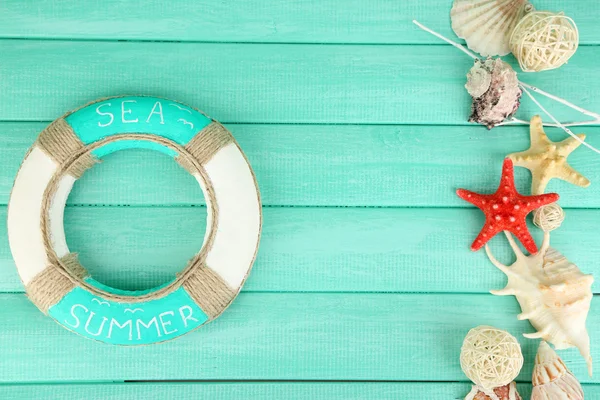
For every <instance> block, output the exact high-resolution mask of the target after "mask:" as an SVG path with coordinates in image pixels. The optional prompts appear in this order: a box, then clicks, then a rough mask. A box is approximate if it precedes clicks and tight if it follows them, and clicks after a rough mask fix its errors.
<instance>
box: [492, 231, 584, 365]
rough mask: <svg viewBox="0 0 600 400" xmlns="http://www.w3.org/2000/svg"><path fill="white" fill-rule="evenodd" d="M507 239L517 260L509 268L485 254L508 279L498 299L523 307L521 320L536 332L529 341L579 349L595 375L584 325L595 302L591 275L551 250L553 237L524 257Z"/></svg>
mask: <svg viewBox="0 0 600 400" xmlns="http://www.w3.org/2000/svg"><path fill="white" fill-rule="evenodd" d="M506 237H507V238H508V241H509V243H510V245H511V247H512V249H513V251H514V253H515V255H516V257H517V261H515V263H514V264H513V265H512V266H510V267H508V266H506V265H504V264H502V263H500V262H499V261H498V260H496V258H494V256H493V255H492V253H491V251H490V249H489V247H487V246H486V252H487V255H488V257H489V258H490V261H492V263H493V264H494V265H495V266H496V267H497V268H499V269H500V270H501V271H502V272H504V273H505V274H506V276H507V277H508V284H507V285H506V287H505V288H504V289H502V290H497V291H492V294H495V295H499V296H509V295H514V296H516V298H517V301H518V302H519V304H520V306H521V311H522V313H521V314H519V316H518V318H519V319H520V320H523V319H528V320H529V322H530V323H531V325H533V327H534V328H535V329H537V332H536V333H532V334H525V335H524V336H525V337H527V338H529V339H543V340H545V341H547V342H550V343H552V344H553V345H554V347H556V349H558V350H562V349H566V348H570V347H577V348H578V349H579V352H580V353H581V355H582V356H583V358H584V359H585V360H586V362H587V366H588V372H589V374H590V376H591V375H592V357H591V356H590V338H589V335H588V332H587V329H586V327H585V321H586V318H587V315H588V311H589V309H590V304H591V301H592V288H591V287H592V283H593V282H594V278H593V276H592V275H585V274H583V273H582V272H581V271H580V270H579V268H578V267H577V266H576V265H575V264H573V263H571V262H570V261H569V260H567V259H566V258H565V257H564V256H563V255H562V254H560V253H559V252H558V251H556V250H554V249H553V248H551V247H550V234H549V233H546V234H545V235H544V243H543V244H542V248H541V249H540V251H539V252H537V253H535V254H532V255H530V256H526V255H524V254H523V253H522V252H521V250H520V249H519V247H518V246H517V244H516V243H515V241H514V240H513V238H512V236H511V235H510V234H509V233H506Z"/></svg>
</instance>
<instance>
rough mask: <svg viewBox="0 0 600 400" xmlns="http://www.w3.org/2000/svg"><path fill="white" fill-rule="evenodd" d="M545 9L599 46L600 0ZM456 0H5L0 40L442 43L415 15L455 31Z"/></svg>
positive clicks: (555, 0) (563, 0)
mask: <svg viewBox="0 0 600 400" xmlns="http://www.w3.org/2000/svg"><path fill="white" fill-rule="evenodd" d="M536 5H537V6H538V8H540V9H547V10H551V11H565V12H566V14H567V15H569V16H571V17H573V18H574V19H575V21H576V22H577V24H578V26H579V29H580V31H581V43H584V44H590V43H593V44H597V43H599V41H598V38H599V37H600V28H599V27H598V24H597V23H596V20H595V18H594V16H595V15H594V13H593V12H590V11H591V10H593V9H594V7H595V6H596V3H595V2H594V1H593V0H586V1H582V0H580V1H578V2H569V1H567V0H545V1H544V2H540V3H539V4H537V3H536ZM451 7H452V2H451V1H450V0H430V1H427V2H423V1H417V0H407V1H394V0H374V1H369V2H364V1H359V0H353V1H343V0H322V1H319V2H318V3H307V2H304V1H301V0H286V1H278V2H272V1H268V0H251V1H243V0H231V1H226V2H211V1H207V0H201V1H193V0H187V1H178V2H175V3H174V4H169V5H168V6H167V5H165V3H163V2H161V1H160V0H153V1H142V0H136V1H127V2H121V1H118V0H107V1H103V2H93V3H89V4H88V3H84V2H79V1H76V0H69V1H62V2H61V3H60V5H57V4H55V3H50V2H33V1H19V0H5V1H3V2H2V4H0V37H8V38H22V37H23V38H53V39H57V38H66V39H72V38H77V39H112V40H115V39H130V40H132V39H133V40H174V41H210V42H270V43H277V42H279V43H282V42H283V43H289V42H300V43H308V42H311V43H396V44H415V43H436V42H435V39H434V38H433V37H431V36H427V35H421V34H418V33H416V32H415V29H414V26H413V25H412V23H411V21H412V20H413V19H415V18H417V19H419V20H421V21H423V22H424V23H428V24H430V25H431V26H432V27H435V28H436V29H439V30H441V31H442V32H443V33H444V34H447V35H453V33H452V30H451V29H450V18H449V15H450V8H451Z"/></svg>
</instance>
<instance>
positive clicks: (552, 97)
mask: <svg viewBox="0 0 600 400" xmlns="http://www.w3.org/2000/svg"><path fill="white" fill-rule="evenodd" d="M519 83H520V84H521V85H522V86H525V87H526V88H527V89H529V90H532V91H534V92H536V93H539V94H541V95H542V96H546V97H548V98H550V99H552V100H555V101H558V102H559V103H562V104H564V105H565V106H567V107H571V108H572V109H573V110H576V111H579V112H580V113H582V114H585V115H588V116H590V117H593V118H595V119H596V121H598V120H600V114H596V113H595V112H592V111H589V110H586V109H585V108H582V107H579V106H577V105H575V104H573V103H571V102H569V101H567V100H565V99H562V98H560V97H558V96H555V95H553V94H550V93H548V92H545V91H543V90H542V89H540V88H537V87H535V86H532V85H529V84H527V83H525V82H522V81H519Z"/></svg>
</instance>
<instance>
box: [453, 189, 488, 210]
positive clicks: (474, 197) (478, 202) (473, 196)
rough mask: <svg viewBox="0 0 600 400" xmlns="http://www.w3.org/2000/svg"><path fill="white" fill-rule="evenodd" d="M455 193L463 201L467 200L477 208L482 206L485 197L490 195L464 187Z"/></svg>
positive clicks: (485, 199)
mask: <svg viewBox="0 0 600 400" xmlns="http://www.w3.org/2000/svg"><path fill="white" fill-rule="evenodd" d="M456 194H457V195H458V197H460V198H461V199H463V200H464V201H468V202H469V203H471V204H473V205H474V206H476V207H478V208H482V207H483V206H484V204H485V203H486V201H487V199H488V198H489V197H490V196H489V195H486V194H479V193H475V192H471V191H470V190H466V189H458V190H457V191H456Z"/></svg>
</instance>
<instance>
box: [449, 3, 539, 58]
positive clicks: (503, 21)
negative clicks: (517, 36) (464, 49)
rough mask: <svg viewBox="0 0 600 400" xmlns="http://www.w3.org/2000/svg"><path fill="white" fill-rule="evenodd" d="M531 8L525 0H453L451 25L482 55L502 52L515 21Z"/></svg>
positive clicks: (507, 47) (457, 33)
mask: <svg viewBox="0 0 600 400" xmlns="http://www.w3.org/2000/svg"><path fill="white" fill-rule="evenodd" d="M532 8H533V7H532V6H531V4H530V3H529V2H528V1H527V0H454V5H453V6H452V10H451V11H450V17H451V19H452V29H454V32H455V33H456V35H457V36H458V37H460V38H461V39H465V40H466V42H467V46H468V47H469V48H470V49H471V50H473V51H476V52H478V53H479V54H481V55H482V56H504V55H506V54H508V53H510V43H509V39H510V35H511V34H512V31H513V29H514V28H515V25H517V23H518V22H519V21H520V20H521V18H523V16H524V15H525V13H526V12H528V11H530V10H531V9H532Z"/></svg>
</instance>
